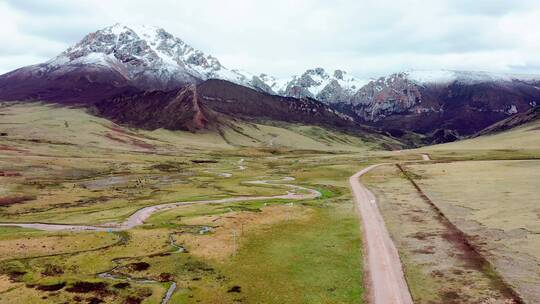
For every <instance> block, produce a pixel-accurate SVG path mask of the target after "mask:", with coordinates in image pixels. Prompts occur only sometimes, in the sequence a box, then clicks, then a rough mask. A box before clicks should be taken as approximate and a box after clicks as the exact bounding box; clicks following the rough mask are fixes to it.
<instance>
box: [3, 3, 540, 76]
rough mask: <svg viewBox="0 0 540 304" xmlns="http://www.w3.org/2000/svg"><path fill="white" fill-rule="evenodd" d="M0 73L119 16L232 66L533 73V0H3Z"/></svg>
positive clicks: (536, 63)
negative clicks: (164, 32)
mask: <svg viewBox="0 0 540 304" xmlns="http://www.w3.org/2000/svg"><path fill="white" fill-rule="evenodd" d="M0 20H2V26H1V27H0V73H4V72H7V71H9V70H12V69H15V68H17V67H20V66H23V65H29V64H35V63H39V62H43V61H46V60H48V59H49V58H51V57H54V56H56V55H57V54H58V53H60V52H62V51H63V50H64V49H65V48H67V47H68V46H70V45H72V44H74V43H76V42H77V41H78V40H80V39H81V38H82V37H83V36H84V35H85V34H87V33H89V32H92V31H96V30H98V29H100V28H103V27H106V26H108V25H111V24H114V23H116V22H120V23H125V24H146V25H155V26H159V27H163V28H164V29H166V30H167V31H169V32H170V33H172V34H174V35H176V36H178V37H180V38H182V39H183V40H184V41H186V42H187V43H189V44H191V45H192V46H194V47H196V48H198V49H200V50H202V51H204V52H206V53H210V54H212V55H214V56H216V57H217V58H218V59H219V60H220V61H221V62H222V64H224V65H225V66H227V67H229V68H238V69H242V70H246V71H249V72H252V73H261V72H265V73H269V74H272V75H275V76H278V77H287V76H290V75H292V74H298V73H301V72H303V71H304V70H305V69H307V68H311V67H316V66H321V67H324V68H326V69H336V68H340V69H344V70H347V71H349V73H351V74H353V75H355V76H357V77H359V78H363V79H366V78H370V77H377V76H382V75H384V74H387V73H392V72H397V71H402V70H411V69H441V68H442V69H464V70H483V71H494V72H515V73H540V36H539V35H538V30H539V29H540V1H538V0H474V1H472V0H429V1H426V0H335V1H327V0H299V1H292V0H272V1H268V0H251V1H248V0H197V1H193V0H190V1H183V0H178V1H176V0H149V1H143V0H129V1H128V0H115V1H112V0H108V1H105V0H77V1H72V0H0Z"/></svg>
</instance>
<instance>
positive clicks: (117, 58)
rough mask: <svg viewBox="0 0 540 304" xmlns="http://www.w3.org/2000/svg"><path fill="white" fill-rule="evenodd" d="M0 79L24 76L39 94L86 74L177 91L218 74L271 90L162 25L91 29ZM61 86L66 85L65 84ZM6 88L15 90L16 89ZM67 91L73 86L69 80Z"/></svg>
mask: <svg viewBox="0 0 540 304" xmlns="http://www.w3.org/2000/svg"><path fill="white" fill-rule="evenodd" d="M2 78H4V79H8V80H9V79H14V80H17V82H19V81H18V80H21V79H25V80H26V82H28V83H32V84H33V85H37V86H38V88H39V87H43V90H42V91H39V92H36V95H37V96H44V94H45V96H47V94H49V93H50V92H49V91H50V90H49V89H50V87H51V86H53V87H54V86H56V87H57V86H58V85H59V83H61V82H63V81H65V80H66V79H70V80H71V81H73V79H78V80H79V81H80V80H82V79H83V78H87V80H88V82H89V83H91V84H93V85H95V84H96V83H103V84H104V85H105V86H113V87H123V86H131V87H134V88H138V89H144V90H155V89H158V90H168V89H175V88H179V87H182V86H185V85H187V84H196V83H200V82H202V81H205V80H207V79H213V78H215V79H222V80H227V81H231V82H234V83H237V84H240V85H244V86H248V87H251V88H254V89H257V90H262V91H266V90H269V89H268V88H267V86H266V84H265V83H264V81H262V80H260V79H259V78H258V77H255V76H253V75H251V74H249V73H245V72H240V71H237V70H232V69H227V68H226V67H224V66H223V65H222V64H221V63H220V62H219V60H218V59H217V58H215V57H213V56H211V55H207V54H205V53H203V52H202V51H199V50H197V49H195V48H193V47H191V46H190V45H188V44H187V43H185V42H184V41H182V40H181V39H180V38H177V37H174V36H173V35H172V34H170V33H168V32H167V31H165V30H164V29H162V28H158V27H150V26H126V25H122V24H115V25H112V26H109V27H106V28H104V29H101V30H98V31H96V32H93V33H90V34H88V35H86V36H85V37H84V38H83V39H82V40H81V41H79V42H78V43H76V44H75V45H73V46H71V47H69V48H68V49H67V50H65V51H64V52H62V53H61V54H59V55H58V56H57V57H55V58H53V59H51V60H49V61H47V62H45V63H43V64H38V65H33V66H28V67H24V68H21V69H18V70H15V71H13V72H10V73H8V74H5V75H3V76H2ZM88 85H89V84H88ZM61 87H62V89H64V85H61ZM1 89H2V88H0V90H1ZM5 89H6V90H8V91H10V92H16V91H17V88H5ZM65 89H68V90H69V84H67V83H66V85H65ZM43 91H47V92H43ZM270 91H271V90H270ZM16 95H17V94H15V96H16Z"/></svg>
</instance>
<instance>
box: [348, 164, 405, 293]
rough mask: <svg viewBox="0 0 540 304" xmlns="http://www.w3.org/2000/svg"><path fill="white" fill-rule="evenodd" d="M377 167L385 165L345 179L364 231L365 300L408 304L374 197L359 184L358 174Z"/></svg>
mask: <svg viewBox="0 0 540 304" xmlns="http://www.w3.org/2000/svg"><path fill="white" fill-rule="evenodd" d="M381 165H385V164H377V165H372V166H369V167H367V168H365V169H363V170H361V171H359V172H357V173H356V174H354V175H353V176H351V177H350V179H349V183H350V185H351V188H352V192H353V195H354V199H355V200H356V206H357V208H356V210H357V212H358V216H359V217H360V220H361V222H362V226H363V231H364V249H365V252H366V256H365V270H366V273H365V275H366V278H367V281H366V283H367V284H366V285H367V288H368V295H367V296H368V301H369V303H371V304H412V303H413V301H412V298H411V294H410V292H409V288H408V286H407V282H406V281H405V277H404V275H403V269H402V267H401V261H400V259H399V255H398V252H397V249H396V247H395V246H394V243H393V242H392V239H391V238H390V235H389V234H388V230H386V226H385V224H384V220H383V218H382V216H381V214H380V212H379V208H378V206H377V202H376V200H375V196H374V195H373V193H371V192H370V191H369V190H368V189H367V188H366V187H365V186H364V185H362V184H361V183H360V177H361V176H362V175H364V174H366V173H367V172H369V171H370V170H372V169H374V168H376V167H378V166H381Z"/></svg>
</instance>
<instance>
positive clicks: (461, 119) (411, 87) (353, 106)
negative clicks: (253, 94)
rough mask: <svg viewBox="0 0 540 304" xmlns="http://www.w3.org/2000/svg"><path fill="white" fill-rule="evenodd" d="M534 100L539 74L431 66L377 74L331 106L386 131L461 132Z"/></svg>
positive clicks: (539, 100) (539, 97)
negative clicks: (384, 74)
mask: <svg viewBox="0 0 540 304" xmlns="http://www.w3.org/2000/svg"><path fill="white" fill-rule="evenodd" d="M537 104H540V76H538V75H517V74H500V73H499V74H498V73H488V72H470V71H448V70H435V71H409V72H401V73H395V74H391V75H388V76H385V77H380V78H378V79H376V80H373V81H370V82H369V83H368V84H366V85H365V86H363V87H362V88H360V89H359V90H358V91H357V92H356V93H355V94H354V95H353V96H352V98H351V99H350V101H348V102H338V103H336V104H334V106H335V107H336V108H338V109H340V110H341V111H342V112H344V113H345V114H348V115H350V116H353V117H355V118H356V119H357V120H359V121H363V122H365V123H368V124H372V125H376V126H380V127H383V128H386V129H393V130H401V131H403V130H409V131H415V132H419V133H424V134H426V133H431V132H436V131H437V130H444V133H445V134H448V132H451V133H452V134H454V135H457V136H463V135H469V134H472V133H474V132H477V131H479V130H481V129H483V128H485V127H487V126H488V125H490V124H492V123H494V122H496V121H499V120H501V119H504V118H506V117H508V116H510V115H513V114H516V113H520V112H525V111H527V110H529V109H530V108H532V107H535V106H536V105H537ZM447 131H448V132H447Z"/></svg>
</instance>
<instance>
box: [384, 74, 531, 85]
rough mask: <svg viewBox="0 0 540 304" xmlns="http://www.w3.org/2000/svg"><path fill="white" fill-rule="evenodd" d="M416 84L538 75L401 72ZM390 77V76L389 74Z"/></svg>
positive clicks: (512, 79)
mask: <svg viewBox="0 0 540 304" xmlns="http://www.w3.org/2000/svg"><path fill="white" fill-rule="evenodd" d="M403 74H404V75H405V76H406V78H407V79H409V80H411V81H413V82H415V83H417V84H441V85H442V84H450V83H453V82H456V81H457V82H459V83H461V84H475V83H485V82H512V81H526V82H531V81H539V80H540V76H539V75H523V74H506V73H490V72H483V71H452V70H416V71H408V72H404V73H403ZM394 75H395V74H394ZM390 77H392V76H390Z"/></svg>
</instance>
